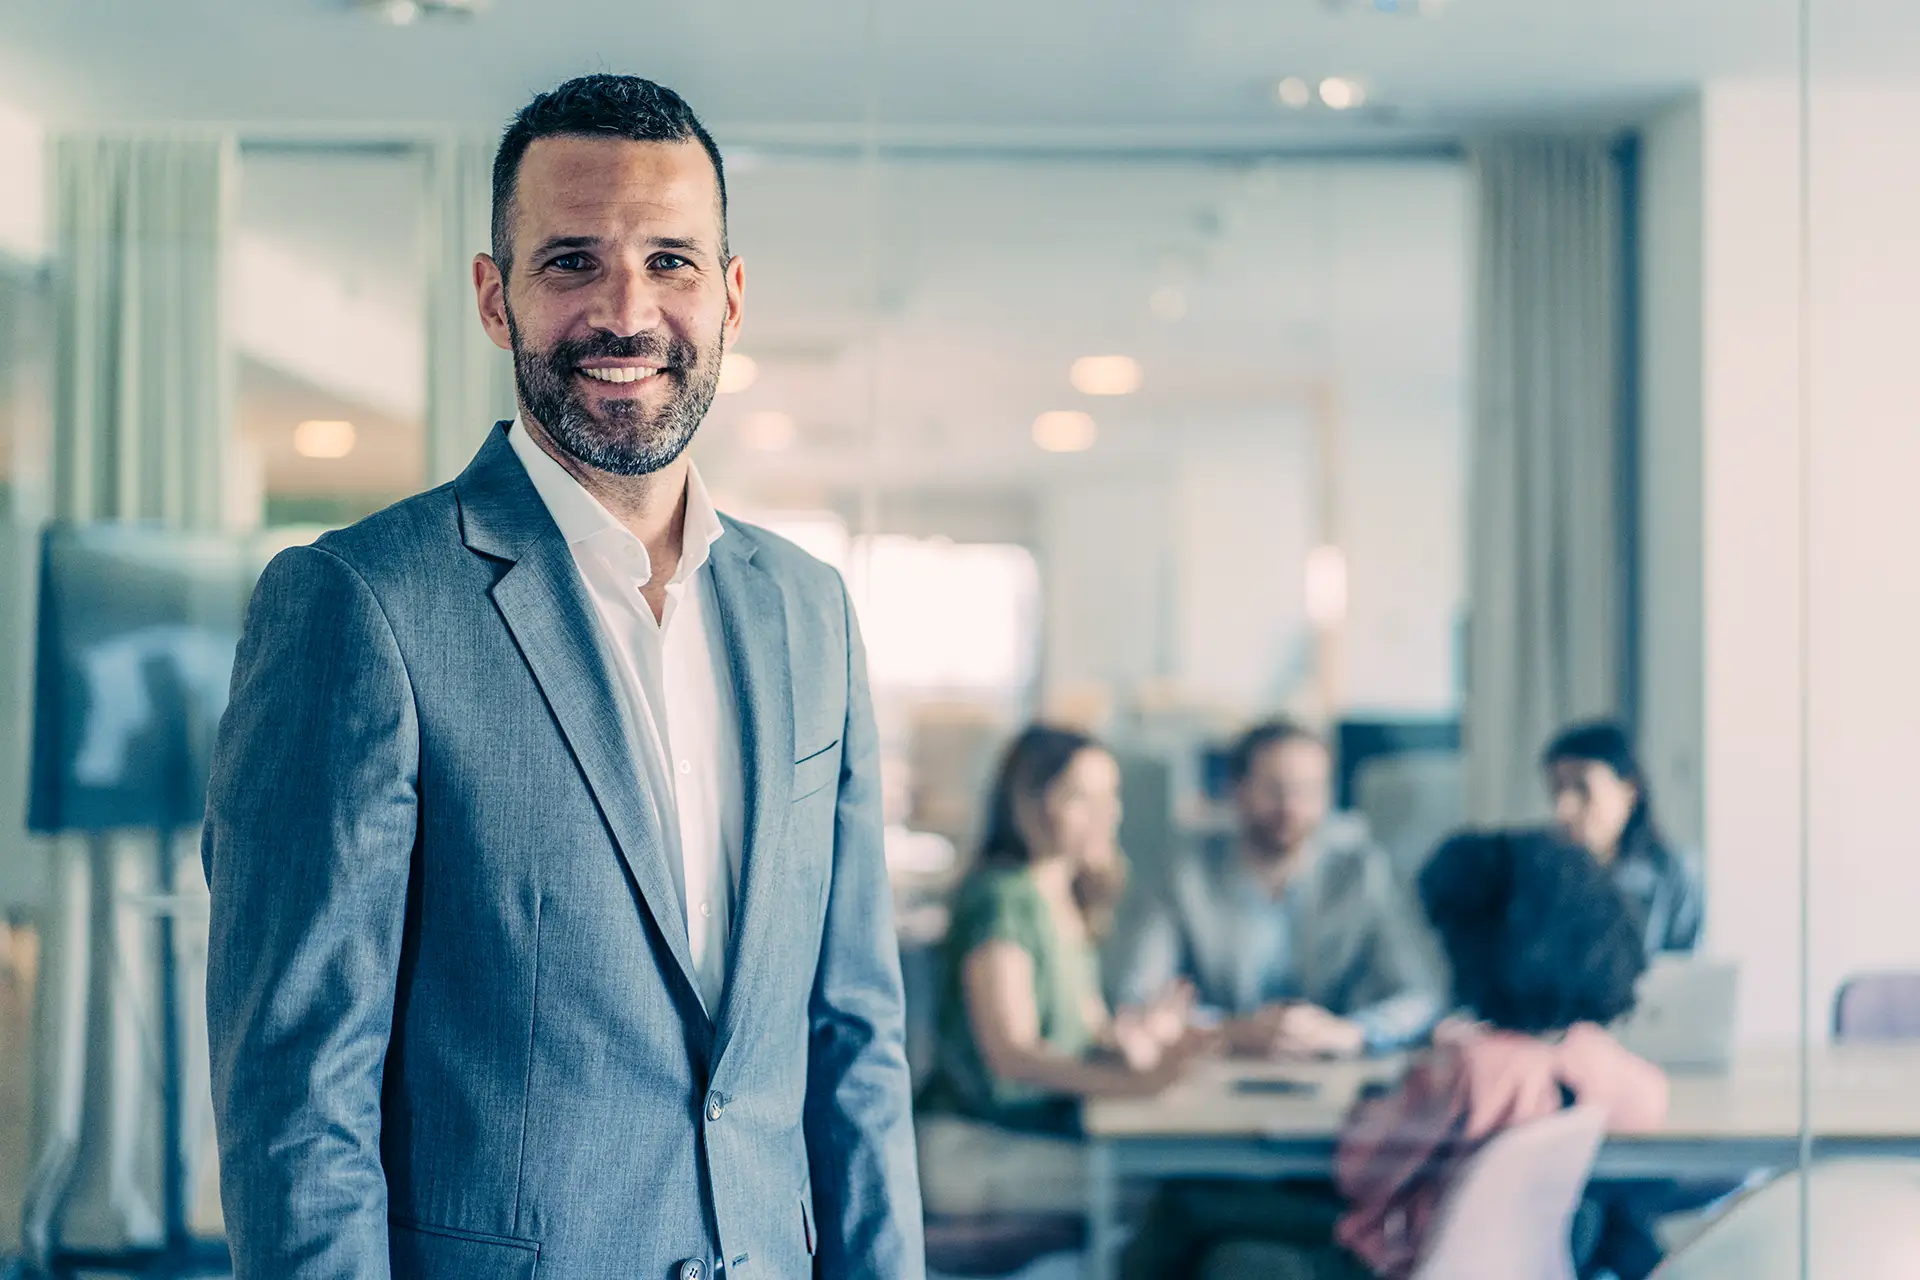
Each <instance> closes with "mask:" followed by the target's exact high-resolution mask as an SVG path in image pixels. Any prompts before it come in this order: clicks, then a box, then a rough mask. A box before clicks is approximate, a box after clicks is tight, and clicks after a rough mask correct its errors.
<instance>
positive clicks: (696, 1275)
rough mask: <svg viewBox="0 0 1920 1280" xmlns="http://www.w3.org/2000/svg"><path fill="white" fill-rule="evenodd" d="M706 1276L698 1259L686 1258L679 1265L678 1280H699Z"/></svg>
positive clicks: (705, 1271)
mask: <svg viewBox="0 0 1920 1280" xmlns="http://www.w3.org/2000/svg"><path fill="white" fill-rule="evenodd" d="M706 1274H707V1269H706V1268H705V1267H703V1266H701V1265H700V1259H698V1258H688V1259H687V1260H686V1261H685V1262H683V1263H681V1264H680V1277H679V1280H700V1278H701V1277H702V1276H704V1275H706Z"/></svg>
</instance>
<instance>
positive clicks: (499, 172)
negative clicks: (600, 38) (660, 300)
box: [493, 75, 731, 275]
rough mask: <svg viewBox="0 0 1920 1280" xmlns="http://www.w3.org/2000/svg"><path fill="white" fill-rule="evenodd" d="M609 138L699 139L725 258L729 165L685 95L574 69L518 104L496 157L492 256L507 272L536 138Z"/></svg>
mask: <svg viewBox="0 0 1920 1280" xmlns="http://www.w3.org/2000/svg"><path fill="white" fill-rule="evenodd" d="M554 137H589V138H591V137H609V138H625V139H627V140H629V141H631V142H698V143H699V144H700V145H701V146H702V147H704V148H706V152H707V158H708V159H709V160H711V161H713V180H714V182H715V183H716V184H718V186H719V188H720V255H721V257H722V258H727V257H729V256H731V255H730V252H729V250H728V248H727V171H726V166H725V165H724V164H722V163H721V160H720V148H719V146H717V145H716V144H715V143H714V140H713V135H712V134H710V133H708V132H707V129H706V126H705V125H703V124H701V123H700V119H699V117H698V116H696V115H694V114H693V108H692V107H690V106H688V105H687V101H686V99H685V98H682V97H681V96H680V95H679V94H677V93H675V92H674V91H673V90H671V89H669V88H667V87H665V86H664V85H658V84H655V83H654V82H653V81H651V80H642V79H641V78H640V77H639V76H615V75H591V76H578V77H576V78H574V79H572V80H569V81H567V82H566V83H565V84H563V85H561V86H560V87H559V88H557V89H553V90H550V91H548V92H546V93H543V94H539V95H538V96H536V97H535V98H534V100H533V101H532V102H529V103H528V104H527V105H526V106H525V107H523V108H521V110H520V114H519V115H517V116H515V117H514V118H513V123H512V124H510V125H508V126H507V131H506V132H505V133H504V134H502V135H501V137H500V149H499V150H498V151H496V152H495V153H494V157H493V260H494V261H495V262H497V263H498V264H499V265H500V273H501V274H502V275H505V274H506V273H507V270H508V268H509V266H511V264H512V260H513V196H514V189H515V187H516V186H517V184H518V182H519V179H520V162H521V161H522V160H524V159H525V158H526V154H527V148H528V147H530V146H532V145H533V144H534V142H535V141H536V140H538V139H540V138H554Z"/></svg>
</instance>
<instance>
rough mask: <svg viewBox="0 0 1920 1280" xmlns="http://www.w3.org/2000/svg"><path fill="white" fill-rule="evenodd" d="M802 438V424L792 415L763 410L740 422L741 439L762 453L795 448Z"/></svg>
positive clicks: (749, 415) (773, 410)
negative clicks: (796, 441) (800, 437)
mask: <svg viewBox="0 0 1920 1280" xmlns="http://www.w3.org/2000/svg"><path fill="white" fill-rule="evenodd" d="M799 436H800V424H799V423H797V422H795V421H794V420H793V415H792V414H790V413H782V412H780V411H779V410H778V409H762V410H760V411H759V412H758V413H750V414H748V415H747V416H746V417H744V418H742V419H741V420H740V438H741V439H742V440H743V441H745V442H746V446H747V448H749V449H753V450H756V451H757V452H760V453H779V452H780V451H781V450H783V449H790V448H792V447H793V442H794V441H795V440H797V439H798V438H799Z"/></svg>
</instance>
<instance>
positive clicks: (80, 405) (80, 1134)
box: [22, 134, 237, 1258]
mask: <svg viewBox="0 0 1920 1280" xmlns="http://www.w3.org/2000/svg"><path fill="white" fill-rule="evenodd" d="M49 162H50V164H51V170H52V171H51V179H52V187H53V191H54V210H53V216H54V235H55V258H54V263H53V275H52V279H53V309H54V335H55V336H54V388H53V401H54V439H53V450H52V454H53V457H52V464H53V465H52V483H51V486H50V487H51V490H52V505H53V514H54V515H55V516H56V517H58V518H62V519H69V520H122V519H127V520H155V521H159V522H161V523H164V524H167V525H171V526H175V527H180V528H188V529H218V528H221V527H223V526H224V525H226V524H227V523H228V519H227V518H228V516H229V514H230V513H229V512H228V510H227V508H226V503H225V494H226V488H227V486H226V483H225V472H224V468H225V466H226V462H227V459H228V458H229V457H230V455H231V452H232V439H233V432H232V404H233V394H232V378H231V374H230V360H229V355H228V345H227V341H226V333H225V325H224V314H223V313H224V301H225V294H224V288H223V269H222V268H223V260H224V254H225V248H226V244H227V239H228V232H229V226H230V222H231V210H232V205H233V194H234V189H235V174H236V163H237V151H236V147H235V144H234V142H233V140H232V139H231V138H230V137H224V136H208V135H197V136H151V135H148V136H137V137H136V136H124V135H105V134H85V135H72V136H67V137H62V138H58V139H56V140H55V141H54V144H53V147H52V148H51V152H50V155H49ZM196 843H197V842H196V841H195V840H194V839H193V838H192V837H191V835H190V834H183V835H182V836H181V837H180V839H179V840H178V841H177V842H175V843H174V845H173V847H172V848H171V849H169V850H168V853H169V855H170V856H171V857H172V858H173V860H174V866H175V868H176V869H177V874H176V876H175V883H176V885H177V886H179V889H180V891H181V893H182V894H185V895H187V896H189V897H192V895H194V893H195V891H196V890H197V891H198V897H199V900H200V901H199V907H200V909H198V910H192V909H190V910H189V911H188V912H187V913H186V914H184V915H183V916H181V917H180V918H179V921H178V924H177V927H176V952H175V954H176V956H177V958H178V960H179V969H178V972H179V981H178V990H179V992H180V997H181V1008H180V1010H179V1023H178V1026H179V1031H180V1043H181V1047H182V1054H183V1058H184V1060H185V1067H186V1077H187V1084H186V1087H185V1090H184V1102H185V1111H186V1115H185V1130H186V1139H187V1145H188V1147H189V1150H188V1151H187V1152H186V1157H187V1160H188V1164H189V1168H190V1169H192V1168H196V1167H197V1166H198V1165H199V1163H200V1162H199V1161H198V1160H197V1159H196V1158H195V1156H196V1154H197V1152H198V1151H200V1150H202V1149H204V1144H203V1139H204V1136H205V1133H206V1130H207V1128H208V1116H209V1113H210V1099H209V1096H208V1091H207V1084H206V1044H205V1040H206V1037H205V1018H204V1015H203V1012H202V1003H201V993H202V991H203V990H204V986H205V980H204V963H205V945H206V943H205V936H206V935H205V929H206V917H205V911H204V898H205V885H204V883H203V881H202V879H201V876H200V873H199V870H198V859H197V858H195V857H194V856H193V854H194V846H195V844H196ZM44 847H45V849H46V851H47V856H48V858H49V859H50V875H49V877H48V904H47V910H46V911H45V913H44V915H43V916H42V921H41V923H42V926H43V931H44V932H43V939H44V943H43V951H42V957H43V958H42V969H41V981H40V998H39V1002H38V1006H37V1008H36V1012H35V1026H36V1039H35V1044H36V1053H35V1059H36V1061H35V1064H34V1066H35V1075H34V1120H35V1124H34V1130H35V1138H36V1144H35V1163H34V1167H33V1171H32V1174H31V1183H30V1185H29V1188H28V1196H27V1203H26V1205H25V1206H24V1210H23V1222H22V1236H23V1240H24V1243H25V1244H26V1247H27V1250H28V1252H29V1255H30V1256H34V1257H36V1258H38V1257H43V1256H44V1253H45V1251H46V1250H47V1249H48V1248H49V1247H50V1246H51V1245H52V1244H54V1243H56V1242H57V1243H60V1244H63V1245H65V1246H66V1247H68V1248H98V1249H114V1248H124V1247H128V1246H140V1245H152V1244H157V1243H159V1240H160V1232H161V1227H162V1222H161V1212H160V1211H161V1206H162V1204H163V1196H162V1190H161V1178H160V1168H161V1161H160V1141H159V1138H160V1096H161V1095H160V1089H161V1082H160V1076H159V1071H158V1064H159V1056H158V1044H159V1034H160V1032H159V1028H160V1025H161V1024H160V1023H159V1022H158V1021H157V1016H156V1015H157V1013H158V997H157V977H156V965H155V963H154V962H155V959H156V958H157V956H158V955H159V952H158V950H157V948H156V930H155V929H154V927H153V912H154V909H155V907H156V906H157V905H158V904H157V903H155V901H154V900H153V893H154V890H155V888H156V886H157V882H158V870H159V868H158V851H157V850H156V849H155V848H154V837H153V836H150V835H149V836H136V835H131V834H129V835H124V836H122V835H106V836H96V837H60V838H57V839H53V840H49V841H45V842H44Z"/></svg>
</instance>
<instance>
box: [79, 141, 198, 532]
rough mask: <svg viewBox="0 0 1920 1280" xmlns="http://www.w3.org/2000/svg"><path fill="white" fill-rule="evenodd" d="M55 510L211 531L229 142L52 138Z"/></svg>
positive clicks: (87, 517)
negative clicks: (141, 520)
mask: <svg viewBox="0 0 1920 1280" xmlns="http://www.w3.org/2000/svg"><path fill="white" fill-rule="evenodd" d="M52 163H53V188H54V201H55V205H54V234H55V254H56V256H55V259H54V300H55V322H54V323H55V327H56V331H57V333H58V335H59V339H58V349H57V352H56V369H57V372H56V375H55V376H56V381H55V394H54V422H55V432H54V459H53V471H54V513H55V514H56V515H58V516H61V517H64V518H67V519H75V520H99V519H151V520H160V521H164V522H165V523H168V524H172V525H177V526H181V527H184V528H192V529H212V528H218V527H220V526H221V525H222V524H223V523H224V520H225V516H226V510H225V507H224V502H223V496H224V493H225V484H224V467H225V464H226V459H227V457H228V455H229V454H230V452H231V442H232V436H233V433H232V427H231V418H232V404H233V394H232V375H231V364H232V362H231V360H230V359H229V356H228V351H227V342H226V333H225V328H224V324H223V320H222V311H223V308H222V302H223V300H224V299H223V293H222V275H223V273H222V269H221V268H222V254H223V252H224V247H225V244H226V239H227V231H228V225H229V222H230V210H231V206H232V196H233V192H234V174H235V167H236V151H235V146H234V143H233V140H232V139H231V138H226V137H205V136H202V137H141V138H130V137H119V136H110V135H97V134H89V135H80V136H69V137H64V138H59V139H56V140H55V142H54V145H53V152H52Z"/></svg>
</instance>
